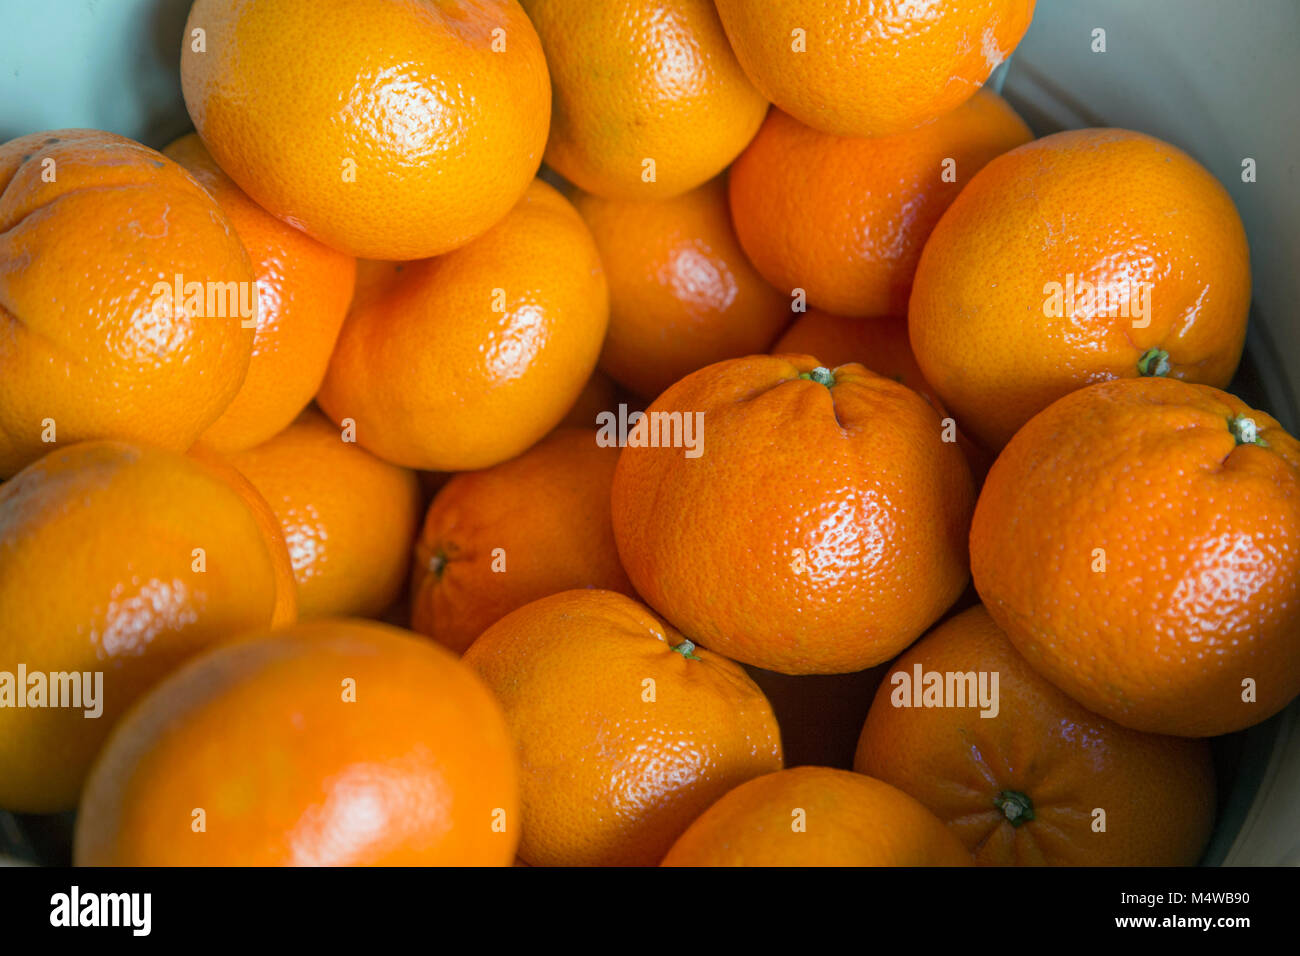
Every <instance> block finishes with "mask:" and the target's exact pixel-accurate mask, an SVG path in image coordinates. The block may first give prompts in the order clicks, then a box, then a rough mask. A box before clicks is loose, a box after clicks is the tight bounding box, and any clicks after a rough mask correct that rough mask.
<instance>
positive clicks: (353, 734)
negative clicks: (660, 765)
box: [75, 620, 519, 866]
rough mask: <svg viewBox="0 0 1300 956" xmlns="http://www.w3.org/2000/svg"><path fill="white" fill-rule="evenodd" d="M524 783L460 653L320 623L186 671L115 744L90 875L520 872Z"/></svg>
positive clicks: (231, 647) (210, 657)
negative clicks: (152, 870)
mask: <svg viewBox="0 0 1300 956" xmlns="http://www.w3.org/2000/svg"><path fill="white" fill-rule="evenodd" d="M518 808H519V791H518V768H517V766H516V763H515V759H514V754H513V753H512V752H511V742H510V736H509V732H508V731H507V729H506V726H505V721H504V720H503V718H502V715H501V708H500V707H498V706H497V704H496V701H494V700H493V699H492V696H491V695H490V694H489V693H488V692H487V690H486V689H485V688H484V687H483V684H482V682H481V681H479V680H478V679H477V678H476V677H475V676H474V675H473V674H472V673H471V672H470V670H469V669H468V668H466V667H464V666H463V665H461V664H460V662H459V661H457V660H456V659H455V658H454V657H453V656H452V655H451V654H448V653H447V652H446V651H444V650H442V649H441V648H439V647H435V646H434V645H432V644H430V643H429V642H427V641H423V640H419V639H417V638H416V637H415V635H413V634H410V633H409V632H406V631H402V630H400V629H398V628H394V627H389V626H387V625H384V624H377V623H374V622H370V621H350V620H323V621H312V622H308V623H303V624H298V625H296V626H294V627H291V628H288V629H285V630H280V631H276V632H274V633H270V634H252V635H247V636H245V637H243V638H241V639H240V640H237V641H233V642H231V643H228V644H226V645H225V646H223V647H220V648H217V649H215V650H213V651H211V652H210V653H207V654H204V655H202V656H200V657H198V658H196V659H195V660H193V661H191V662H190V663H189V665H188V666H186V667H184V668H182V669H181V670H179V671H177V672H176V673H175V674H173V675H172V676H171V677H169V678H168V679H167V680H166V681H164V682H163V683H162V684H161V685H159V686H158V687H157V688H155V689H154V691H153V692H152V693H151V694H149V695H148V696H147V697H146V698H145V699H144V700H142V701H141V702H140V704H139V705H138V706H137V707H136V708H135V709H134V710H132V711H131V713H130V715H129V716H128V717H127V718H126V719H125V720H123V721H122V723H121V724H120V725H119V726H118V727H117V729H116V730H115V731H114V732H113V736H112V737H111V738H110V739H109V742H108V745H107V746H106V747H105V748H104V752H103V753H102V754H101V755H100V757H99V759H98V760H97V761H96V763H95V768H94V771H93V772H92V774H91V776H90V780H89V781H88V782H87V784H86V792H85V795H84V797H83V798H82V801H81V812H80V815H79V816H78V818H77V830H76V839H75V858H76V862H77V864H78V865H82V866H231V865H240V866H289V865H298V866H304V865H305V866H358V865H385V866H439V865H455V866H509V865H510V864H511V862H512V861H513V860H514V853H515V846H516V844H517V843H518V837H519V822H518V821H519V809H518Z"/></svg>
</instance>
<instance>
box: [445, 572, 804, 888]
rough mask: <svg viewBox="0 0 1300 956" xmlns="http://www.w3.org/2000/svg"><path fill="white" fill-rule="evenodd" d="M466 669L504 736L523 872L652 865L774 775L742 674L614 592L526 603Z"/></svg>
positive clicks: (768, 720)
mask: <svg viewBox="0 0 1300 956" xmlns="http://www.w3.org/2000/svg"><path fill="white" fill-rule="evenodd" d="M464 661H465V663H466V664H468V665H469V666H470V667H472V668H473V669H474V670H475V671H476V672H477V673H478V674H479V675H480V676H481V677H482V678H483V679H484V680H485V681H486V682H487V685H488V686H489V687H490V688H491V689H492V690H493V692H494V693H495V694H496V695H497V698H498V699H499V700H500V701H501V704H502V706H503V707H504V709H505V713H506V722H507V723H508V724H509V725H510V728H511V731H512V732H513V734H514V737H515V741H516V744H517V747H518V752H519V756H520V764H521V766H522V767H523V776H522V784H521V791H522V794H523V838H522V841H521V842H520V845H519V856H520V857H521V858H523V859H524V860H525V861H527V862H528V863H530V864H532V865H533V866H556V865H633V866H638V865H639V866H653V865H654V864H656V863H658V862H659V860H660V859H661V858H662V857H663V855H664V853H665V852H666V851H667V850H668V848H669V846H671V845H672V842H673V841H674V840H675V839H677V837H678V836H679V835H680V834H681V832H682V831H683V830H685V829H686V825H687V824H688V823H689V822H690V821H691V820H692V819H694V818H695V817H696V816H697V815H698V814H699V813H700V812H702V811H703V810H704V808H705V807H707V806H708V805H709V804H710V803H712V802H713V801H714V800H716V799H717V798H718V797H720V796H722V795H723V794H724V793H726V792H727V791H728V790H730V789H731V788H732V787H734V786H736V785H737V784H739V783H742V782H743V781H745V780H748V779H750V778H751V777H756V776H759V775H760V774H765V773H768V772H770V771H773V770H779V769H780V768H781V739H780V732H779V730H778V729H777V725H776V719H775V718H774V717H773V716H772V708H771V707H770V706H768V703H767V700H766V699H765V698H764V697H763V692H762V691H760V690H759V689H758V688H757V687H756V686H755V685H754V682H753V681H751V680H750V679H749V678H748V677H746V676H745V672H744V671H743V670H742V669H741V668H740V667H739V665H737V664H734V663H732V662H731V661H729V660H727V659H726V658H724V657H720V656H719V655H717V654H713V653H710V652H709V651H706V650H702V649H700V648H696V647H695V646H694V645H693V644H692V643H691V642H690V641H688V640H686V639H685V638H684V637H682V635H680V634H678V633H677V632H676V631H674V630H673V629H672V628H671V627H668V626H667V625H666V624H664V623H663V622H662V621H660V620H659V619H658V618H657V617H655V616H654V614H652V613H650V611H649V610H648V609H647V608H645V607H644V606H643V605H641V604H639V603H638V602H636V601H634V600H632V599H631V598H629V597H625V596H624V595H622V594H616V593H614V592H612V591H565V592H563V593H560V594H553V595H551V596H550V597H545V598H542V599H541V600H540V601H534V602H533V603H532V604H527V605H525V606H524V607H521V608H519V609H518V610H516V611H513V612H512V613H510V614H508V615H506V616H505V617H503V618H502V619H501V620H500V621H498V622H497V623H496V624H494V625H492V627H490V628H488V629H487V630H486V631H484V632H483V634H482V636H481V637H479V639H478V640H477V641H475V642H474V643H473V645H471V646H470V649H469V650H468V651H467V652H466V654H465V657H464Z"/></svg>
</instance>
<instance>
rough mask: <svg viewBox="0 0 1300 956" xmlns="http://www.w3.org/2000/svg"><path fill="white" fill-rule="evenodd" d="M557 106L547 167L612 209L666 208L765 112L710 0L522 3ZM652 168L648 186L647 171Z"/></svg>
mask: <svg viewBox="0 0 1300 956" xmlns="http://www.w3.org/2000/svg"><path fill="white" fill-rule="evenodd" d="M523 5H524V9H526V10H527V11H528V15H529V16H530V17H532V20H533V24H534V25H535V26H536V27H537V32H538V34H539V35H540V36H541V39H542V45H543V46H544V47H545V48H546V60H547V63H548V64H549V65H550V69H551V79H552V85H553V88H554V93H555V99H554V103H553V106H552V109H553V112H552V115H551V133H550V138H549V139H548V140H547V142H546V163H547V165H548V166H551V167H552V168H554V169H555V170H556V172H558V173H560V174H561V175H562V176H564V177H565V178H566V179H568V180H570V181H571V182H573V183H575V184H576V185H577V186H578V187H579V188H581V189H584V190H586V191H587V192H589V193H594V194H595V195H597V196H605V197H608V198H611V199H638V200H647V199H667V198H669V197H670V196H676V195H678V194H680V193H683V192H685V191H686V190H688V189H694V188H695V187H696V186H699V185H701V184H702V183H704V182H706V181H708V180H710V179H712V178H713V177H714V176H716V175H718V173H720V172H722V171H723V170H724V169H725V168H726V167H727V164H728V163H730V162H731V161H732V160H733V159H735V158H736V154H737V153H739V152H740V151H741V150H742V149H744V148H745V144H746V143H748V142H749V141H750V139H751V138H753V135H754V132H755V131H756V130H757V129H758V126H759V124H760V123H761V122H762V121H763V114H764V112H765V111H766V110H767V101H766V100H764V99H763V97H762V96H760V95H759V94H758V92H757V91H756V90H755V89H754V88H753V86H751V85H750V83H749V80H748V79H746V78H745V74H744V72H743V71H742V70H741V69H740V64H738V63H737V62H736V58H735V56H734V55H733V54H732V52H731V47H730V46H728V44H727V37H726V35H725V34H724V33H723V32H722V24H720V23H719V22H718V15H717V12H716V11H715V10H714V8H713V4H712V3H710V2H708V0H656V2H654V3H651V4H645V3H639V2H636V0H583V2H581V3H573V2H570V0H523ZM647 159H651V160H654V179H653V181H649V182H647V181H646V180H647V178H648V174H647V172H646V170H647V167H646V165H645V160H647Z"/></svg>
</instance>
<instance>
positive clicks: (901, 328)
mask: <svg viewBox="0 0 1300 956" xmlns="http://www.w3.org/2000/svg"><path fill="white" fill-rule="evenodd" d="M771 351H772V354H773V355H787V354H799V355H812V356H816V358H817V360H818V361H819V362H822V363H823V364H825V365H826V366H827V367H829V368H834V367H836V366H837V365H848V364H850V363H851V362H859V363H861V364H862V365H863V366H865V367H866V368H868V369H870V370H871V371H873V372H875V373H876V374H877V375H883V376H884V377H885V378H892V379H893V380H894V381H895V382H899V383H901V384H903V385H906V386H907V387H908V388H910V389H911V390H912V391H914V392H916V393H917V394H919V395H920V396H921V397H922V398H924V399H925V400H926V401H927V402H929V403H930V404H931V405H933V406H934V408H935V411H937V412H938V413H939V415H940V416H941V417H943V418H947V417H948V412H947V410H946V409H944V407H943V402H941V401H940V400H939V393H938V392H936V391H935V390H934V386H932V385H931V384H930V383H929V382H927V381H926V380H925V376H924V375H923V374H922V373H921V366H919V365H917V364H916V356H915V355H913V354H912V343H911V342H910V341H908V338H907V319H906V318H899V317H897V316H879V317H861V318H852V317H847V316H840V315H831V314H830V313H829V312H819V311H817V310H816V309H809V310H808V311H807V312H806V313H804V314H803V315H802V316H800V317H799V318H798V319H796V320H795V323H794V325H792V326H790V328H788V329H787V330H786V331H785V334H784V335H782V336H781V337H780V338H779V339H777V341H776V344H775V345H773V346H772V350H771ZM956 441H957V447H958V448H960V449H961V450H962V453H963V454H964V455H965V456H966V463H967V464H968V465H970V471H971V477H972V478H973V479H974V481H975V487H976V488H978V487H979V486H980V485H982V484H983V483H984V476H985V475H987V474H988V470H989V466H990V465H992V464H993V458H992V456H990V455H989V453H988V452H986V451H985V450H984V449H983V448H981V447H980V446H979V445H977V444H975V443H974V442H973V441H971V440H970V439H969V438H967V437H966V436H965V435H964V434H963V433H962V432H961V431H960V430H958V431H957V433H956Z"/></svg>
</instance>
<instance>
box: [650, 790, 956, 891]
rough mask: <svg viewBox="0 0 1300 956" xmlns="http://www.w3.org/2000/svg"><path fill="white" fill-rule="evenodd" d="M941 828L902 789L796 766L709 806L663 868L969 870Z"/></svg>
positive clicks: (953, 838) (940, 823)
mask: <svg viewBox="0 0 1300 956" xmlns="http://www.w3.org/2000/svg"><path fill="white" fill-rule="evenodd" d="M970 862H971V860H970V854H969V853H967V852H966V850H965V848H963V847H962V845H961V844H960V843H959V842H957V839H956V837H954V836H953V835H952V834H951V833H949V832H948V829H947V828H946V827H945V826H944V825H943V823H942V822H941V821H940V820H939V819H938V818H937V817H935V815H934V814H932V813H931V812H930V811H929V810H927V809H926V808H925V807H923V806H921V804H919V803H917V802H916V801H915V800H913V799H912V798H911V797H909V796H908V795H907V794H905V793H903V792H902V791H901V790H896V789H894V788H893V787H891V786H889V785H888V784H886V783H882V782H880V781H879V780H873V779H872V778H871V777H864V776H863V775H862V774H860V773H851V772H849V771H847V770H832V769H831V768H829V767H795V768H793V769H791V770H782V771H781V772H779V773H770V774H768V775H766V776H764V777H759V778H757V779H756V780H750V781H749V782H748V783H743V784H741V785H740V786H739V787H737V788H736V789H734V790H732V791H731V792H730V793H728V794H727V795H726V796H725V797H723V798H722V799H721V800H719V801H718V802H717V803H715V804H714V805H713V806H711V807H709V809H708V810H706V811H705V812H704V814H703V815H702V816H700V817H699V818H698V819H696V821H695V822H694V823H692V824H691V825H690V827H689V828H688V829H687V830H686V832H685V833H684V834H682V836H681V838H680V839H679V840H678V841H677V842H676V843H675V844H673V848H672V849H671V850H670V851H669V853H668V855H667V856H666V857H665V858H664V861H663V865H664V866H969V865H970Z"/></svg>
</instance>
